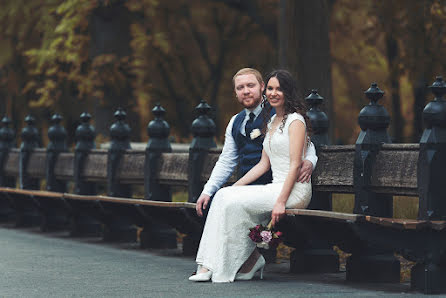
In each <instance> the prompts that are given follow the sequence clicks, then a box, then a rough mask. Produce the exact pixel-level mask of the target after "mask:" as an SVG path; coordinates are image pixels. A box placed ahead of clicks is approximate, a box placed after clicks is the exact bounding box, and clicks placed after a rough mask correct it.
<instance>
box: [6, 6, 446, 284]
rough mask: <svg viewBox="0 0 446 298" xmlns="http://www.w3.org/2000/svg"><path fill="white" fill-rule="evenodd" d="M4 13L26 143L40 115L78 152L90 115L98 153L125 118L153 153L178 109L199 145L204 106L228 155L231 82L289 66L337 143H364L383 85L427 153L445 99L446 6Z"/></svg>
mask: <svg viewBox="0 0 446 298" xmlns="http://www.w3.org/2000/svg"><path fill="white" fill-rule="evenodd" d="M0 3H1V5H0V115H8V116H9V117H10V118H11V119H12V121H13V128H14V129H15V131H16V132H20V130H21V129H22V127H23V126H24V125H25V124H24V121H23V120H24V118H25V116H26V115H27V114H32V115H33V116H35V118H36V120H37V121H36V124H37V126H38V128H39V130H40V132H41V137H42V146H46V145H47V143H48V138H47V134H46V131H47V129H48V127H49V125H50V124H49V119H50V117H51V115H53V114H54V113H59V114H61V115H62V116H63V117H64V120H63V125H64V126H65V127H66V129H67V132H68V143H69V145H70V146H73V144H74V131H75V129H76V127H77V126H78V125H79V123H80V119H79V116H80V114H81V113H82V112H84V111H87V112H89V113H90V114H92V116H93V118H92V123H93V125H94V126H95V127H96V131H97V134H98V136H97V138H96V141H97V143H98V144H100V143H103V142H107V141H108V140H109V128H110V125H111V124H112V122H113V121H114V118H113V113H114V112H115V111H116V109H117V108H118V107H122V108H124V109H125V110H126V112H127V114H128V117H127V121H128V122H129V124H130V126H131V128H132V138H131V140H132V141H133V142H146V141H147V138H148V137H147V131H146V128H147V124H148V123H149V121H151V120H152V119H153V115H152V113H151V110H152V108H153V107H154V106H155V104H156V103H160V104H161V105H162V106H163V107H164V108H165V109H166V110H167V114H166V120H167V122H168V123H169V124H170V126H171V132H170V134H171V138H172V140H174V141H175V142H183V143H189V142H190V141H191V139H192V134H191V129H190V126H191V123H192V121H193V120H194V119H195V118H196V117H197V114H196V113H195V112H194V108H195V107H196V106H197V104H198V103H199V102H200V100H201V99H204V100H206V101H207V102H208V103H209V104H210V105H211V107H212V113H211V114H212V115H211V116H212V117H213V119H214V121H215V123H216V126H217V133H216V139H217V142H218V143H220V144H221V143H222V142H223V140H224V139H223V136H224V129H225V127H226V124H227V123H228V121H229V119H230V117H231V116H232V115H234V114H235V113H237V112H238V111H239V110H240V109H241V107H240V106H239V105H238V104H237V103H236V100H235V94H234V92H233V87H232V82H231V80H232V76H233V75H234V73H235V72H236V71H237V70H238V69H240V68H242V67H254V68H257V69H259V70H261V71H262V73H264V74H266V73H268V72H269V71H271V70H273V69H275V68H282V67H283V68H287V69H289V70H290V71H291V72H292V73H293V74H294V75H295V77H296V78H297V82H298V84H299V88H300V89H301V90H302V92H303V93H304V94H305V95H306V94H309V92H310V91H311V89H313V88H316V89H318V91H319V93H320V95H322V96H323V97H324V98H325V101H324V106H323V110H324V111H325V112H326V114H327V115H328V117H329V120H330V130H329V136H330V140H331V143H332V144H354V142H355V141H356V138H357V137H358V134H359V131H360V128H359V125H358V123H357V116H358V114H359V111H360V110H361V109H362V107H364V105H366V104H368V101H367V99H366V98H365V96H364V91H365V90H366V89H368V87H369V86H370V84H371V83H372V82H377V83H378V86H379V87H380V88H381V89H382V90H384V91H385V92H386V93H385V96H384V98H383V99H382V100H380V103H381V104H383V105H384V106H385V107H386V109H387V111H388V112H389V114H390V116H391V123H390V127H389V130H388V131H389V134H390V135H391V137H392V140H393V142H396V143H418V142H419V139H420V136H421V133H422V131H423V128H424V127H423V123H422V111H423V108H424V106H425V105H426V103H427V102H429V101H430V100H431V99H432V98H433V96H432V95H431V94H430V92H429V90H428V86H429V85H430V84H431V83H432V82H433V81H434V79H435V76H436V75H442V74H443V75H444V74H446V71H445V69H446V63H445V58H444V57H446V55H445V54H446V46H445V43H446V37H445V28H446V26H445V24H446V1H443V0H381V1H379V0H360V1H358V0H304V1H294V0H164V1H162V0H159V1H157V0H128V1H122V0H66V1H62V0H41V1H26V0H14V1H13V0H2V1H0ZM18 142H19V140H18ZM333 196H334V198H335V199H334V200H333V209H334V210H335V211H344V212H352V209H353V196H352V195H340V194H336V195H333ZM174 200H187V193H186V192H184V191H183V192H181V191H179V192H177V193H176V196H174ZM394 206H395V207H394V213H395V214H394V217H397V218H416V216H417V212H418V199H417V198H411V199H410V200H408V199H407V198H401V199H400V198H399V197H395V198H394ZM408 271H409V270H408V269H407V268H406V269H405V270H403V271H402V280H407V278H408V277H407V274H408Z"/></svg>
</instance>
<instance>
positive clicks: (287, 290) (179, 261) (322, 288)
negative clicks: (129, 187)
mask: <svg viewBox="0 0 446 298" xmlns="http://www.w3.org/2000/svg"><path fill="white" fill-rule="evenodd" d="M287 268H288V265H287V264H285V263H283V264H273V265H268V267H267V268H266V270H265V276H264V277H265V279H264V280H263V281H261V280H253V281H246V282H235V283H231V284H212V283H200V284H198V283H192V282H189V281H188V280H187V276H188V275H189V274H190V273H191V272H192V271H193V270H194V260H193V258H187V257H182V256H181V255H180V252H179V250H151V251H147V250H141V249H139V248H138V246H137V245H136V244H121V245H111V244H105V243H103V242H102V241H101V240H99V239H98V238H89V239H81V238H70V237H68V236H67V233H51V234H43V233H40V232H39V231H38V229H16V228H13V227H11V226H8V225H1V226H0V297H186V296H189V297H303V296H305V297H307V296H310V297H311V296H328V297H332V296H338V297H343V296H344V297H346V296H348V297H352V296H367V297H369V296H423V295H420V294H418V293H410V292H407V291H408V290H409V285H408V284H402V285H379V286H378V285H364V284H363V285H355V284H349V283H346V282H345V281H344V279H345V274H344V273H338V274H324V275H291V274H288V273H287ZM379 288H381V289H383V290H376V289H379ZM424 297H426V296H424Z"/></svg>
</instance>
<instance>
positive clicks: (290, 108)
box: [189, 70, 311, 282]
mask: <svg viewBox="0 0 446 298" xmlns="http://www.w3.org/2000/svg"><path fill="white" fill-rule="evenodd" d="M266 82H267V85H266V90H265V95H266V98H267V100H268V102H269V107H265V108H269V109H272V108H275V110H276V114H275V115H274V116H272V117H271V119H270V120H269V121H265V122H266V123H267V124H266V127H265V128H264V129H263V132H264V133H265V132H266V135H265V139H264V141H263V151H262V157H261V159H260V161H259V163H258V164H257V165H256V166H254V167H253V168H252V169H251V170H250V171H249V172H248V173H246V174H245V175H244V176H243V177H242V178H240V179H239V180H238V181H237V182H236V183H235V184H234V185H233V186H229V187H225V188H222V189H220V190H219V191H218V192H217V193H216V194H215V196H214V199H213V201H212V205H211V207H210V210H209V214H208V216H207V220H206V223H205V226H204V230H203V235H202V237H201V241H200V246H199V249H198V253H197V258H196V262H197V264H198V270H197V274H196V275H193V276H191V277H189V280H192V281H208V280H211V279H212V281H213V282H233V281H234V280H248V279H252V277H253V276H254V274H255V273H256V272H258V271H260V277H261V278H262V277H263V268H264V266H265V259H264V258H263V256H262V255H261V254H260V253H259V252H258V250H257V249H256V245H255V243H254V242H252V241H251V239H250V238H249V237H248V234H249V228H252V227H254V226H256V225H257V224H263V225H266V224H267V223H268V222H269V221H270V220H271V221H272V224H273V225H274V224H276V223H277V222H278V221H279V220H280V219H281V218H282V217H284V216H285V208H306V207H307V206H308V204H309V203H310V199H311V183H300V182H296V181H297V178H298V177H297V176H298V172H299V168H300V167H301V164H302V160H303V157H304V155H305V154H304V153H305V149H306V147H307V146H308V144H309V138H308V136H307V127H308V125H309V124H310V123H309V119H308V117H307V116H306V109H305V105H304V102H303V100H302V98H301V97H299V96H298V93H297V88H296V85H295V83H294V80H293V77H292V76H291V74H290V73H289V72H288V71H286V70H276V71H273V72H271V73H270V74H269V75H268V76H267V78H266ZM265 115H270V113H265ZM270 168H271V170H272V173H273V181H272V183H270V184H266V185H248V184H250V183H251V182H253V181H255V180H256V179H258V178H259V177H260V176H261V175H263V174H264V173H266V172H267V171H268V170H269V169H270Z"/></svg>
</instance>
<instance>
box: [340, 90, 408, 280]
mask: <svg viewBox="0 0 446 298" xmlns="http://www.w3.org/2000/svg"><path fill="white" fill-rule="evenodd" d="M364 93H365V95H366V96H367V98H368V99H369V100H370V103H369V104H368V105H367V106H365V107H364V108H363V109H362V110H361V112H360V113H359V117H358V122H359V126H360V127H361V132H360V134H359V137H358V139H357V141H356V149H355V159H354V167H353V183H354V190H355V207H354V213H357V214H366V215H372V216H382V217H392V216H393V197H392V196H391V195H386V194H377V193H374V192H373V191H371V190H370V186H371V181H372V169H373V166H374V164H375V160H376V157H377V155H378V153H379V150H380V149H381V145H382V144H383V143H390V142H391V140H390V137H389V135H388V134H387V128H388V126H389V123H390V117H389V114H388V113H387V111H386V109H385V108H384V107H383V106H382V105H380V104H378V103H377V102H378V100H379V99H381V98H382V97H383V95H384V91H382V90H381V89H379V88H378V86H377V84H376V83H372V85H371V87H370V88H369V89H368V90H367V91H365V92H364ZM346 269H347V280H350V281H368V282H399V280H400V262H399V261H398V260H397V259H396V258H395V257H394V256H393V253H392V251H379V250H376V249H373V248H371V247H368V246H367V245H366V244H361V243H358V246H357V247H355V248H354V250H353V254H352V255H351V256H350V257H349V258H348V259H347V266H346Z"/></svg>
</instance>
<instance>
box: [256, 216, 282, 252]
mask: <svg viewBox="0 0 446 298" xmlns="http://www.w3.org/2000/svg"><path fill="white" fill-rule="evenodd" d="M249 231H250V232H249V238H251V240H252V241H253V242H255V243H256V245H257V247H258V248H263V249H270V248H276V247H277V246H278V245H279V243H280V242H282V232H278V231H277V232H276V231H273V230H272V229H271V222H270V223H269V224H268V226H266V227H264V226H262V225H256V226H255V227H254V228H250V229H249Z"/></svg>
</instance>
